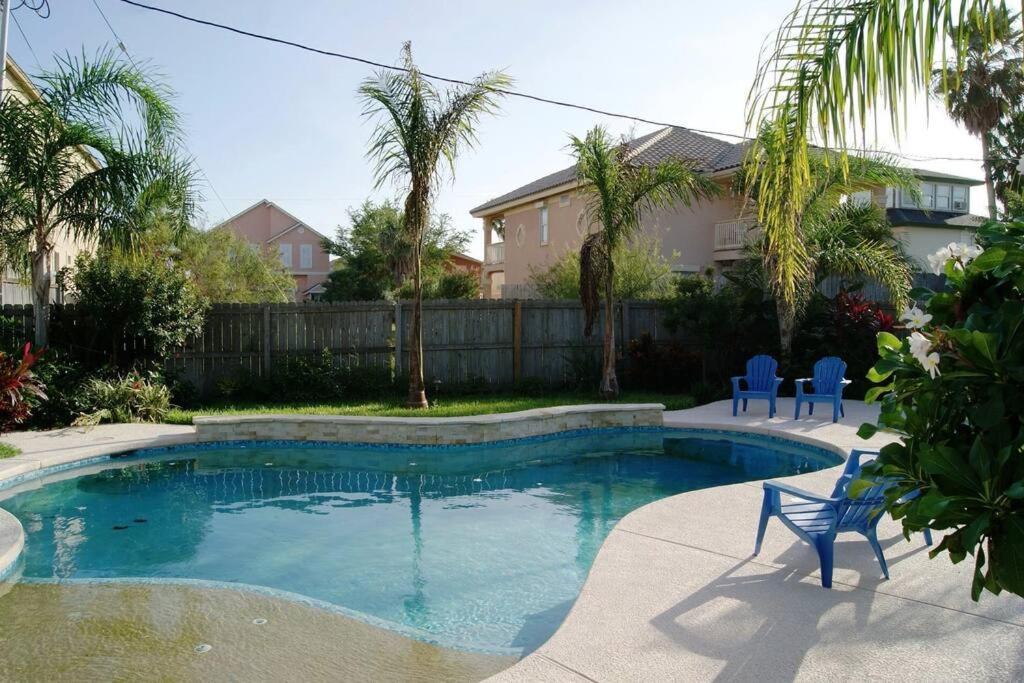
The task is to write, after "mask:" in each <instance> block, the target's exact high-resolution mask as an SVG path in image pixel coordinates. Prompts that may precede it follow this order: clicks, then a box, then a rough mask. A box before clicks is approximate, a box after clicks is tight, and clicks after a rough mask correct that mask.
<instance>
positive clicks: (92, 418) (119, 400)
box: [74, 373, 171, 426]
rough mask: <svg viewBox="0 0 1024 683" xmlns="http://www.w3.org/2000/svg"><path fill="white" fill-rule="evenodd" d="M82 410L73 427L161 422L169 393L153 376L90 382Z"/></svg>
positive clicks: (134, 375)
mask: <svg viewBox="0 0 1024 683" xmlns="http://www.w3.org/2000/svg"><path fill="white" fill-rule="evenodd" d="M82 400H83V403H84V404H85V409H84V410H83V411H82V413H81V414H80V415H79V417H78V418H77V419H76V420H75V421H74V424H76V425H87V426H88V425H97V424H100V423H102V422H162V421H163V420H164V419H165V418H166V417H167V412H168V411H169V410H170V408H171V392H170V390H168V388H167V386H166V385H164V384H163V382H161V381H160V379H159V378H158V377H155V376H153V375H149V376H143V375H141V374H138V373H130V374H128V375H125V376H124V377H120V378H115V379H109V380H107V379H99V378H93V379H90V380H88V381H87V382H86V383H85V388H84V391H83V397H82Z"/></svg>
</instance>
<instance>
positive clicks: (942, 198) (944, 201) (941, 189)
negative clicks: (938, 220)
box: [935, 185, 952, 211]
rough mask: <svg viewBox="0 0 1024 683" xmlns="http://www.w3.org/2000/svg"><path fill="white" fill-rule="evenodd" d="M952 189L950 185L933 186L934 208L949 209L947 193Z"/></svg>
mask: <svg viewBox="0 0 1024 683" xmlns="http://www.w3.org/2000/svg"><path fill="white" fill-rule="evenodd" d="M951 190H952V187H951V186H950V185H936V186H935V208H936V209H938V210H939V211H949V194H950V191H951Z"/></svg>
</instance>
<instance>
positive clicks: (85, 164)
mask: <svg viewBox="0 0 1024 683" xmlns="http://www.w3.org/2000/svg"><path fill="white" fill-rule="evenodd" d="M6 66H7V68H6V69H5V71H4V73H3V74H0V78H2V79H3V80H2V81H0V83H2V85H3V87H2V88H0V90H2V91H3V93H4V96H5V97H17V98H20V101H22V102H26V101H38V100H39V99H40V95H39V91H38V90H37V89H36V87H35V85H33V83H32V80H31V79H30V78H29V77H28V75H27V74H26V73H25V72H24V71H22V70H21V67H19V66H18V65H17V63H16V62H15V61H14V59H12V58H11V56H10V55H7V64H6ZM79 157H80V158H81V168H82V169H83V170H88V171H97V170H99V168H100V163H99V162H98V161H97V160H96V157H94V156H93V155H92V154H90V153H89V151H88V150H86V149H84V148H80V152H79ZM52 239H53V242H54V244H53V250H52V251H51V252H50V263H49V270H50V274H51V278H50V282H51V285H50V301H51V302H58V301H60V300H61V298H62V293H61V292H60V290H59V289H58V287H57V281H56V278H55V277H53V275H55V274H56V273H57V272H59V271H60V270H61V269H62V268H65V267H68V266H71V265H73V264H74V262H75V259H76V258H78V255H79V254H80V253H82V252H86V253H90V254H91V253H92V252H94V251H95V250H96V243H95V240H87V239H83V238H78V237H75V236H74V235H72V234H71V233H70V232H68V231H66V230H57V231H54V233H53V235H52ZM31 303H32V285H31V283H30V281H29V276H28V273H27V272H26V273H18V272H15V271H14V270H12V269H10V268H8V269H5V270H4V271H3V273H2V274H0V304H23V305H27V304H31Z"/></svg>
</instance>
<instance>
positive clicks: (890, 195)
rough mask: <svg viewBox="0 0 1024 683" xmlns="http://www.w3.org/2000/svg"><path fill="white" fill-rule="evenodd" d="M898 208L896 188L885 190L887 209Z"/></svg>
mask: <svg viewBox="0 0 1024 683" xmlns="http://www.w3.org/2000/svg"><path fill="white" fill-rule="evenodd" d="M894 206H896V188H895V187H887V188H885V208H887V209H891V208H893V207H894Z"/></svg>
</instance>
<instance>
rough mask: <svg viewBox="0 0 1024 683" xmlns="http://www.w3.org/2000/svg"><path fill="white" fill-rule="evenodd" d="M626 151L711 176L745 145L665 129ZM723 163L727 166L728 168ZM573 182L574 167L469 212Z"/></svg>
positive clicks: (734, 160)
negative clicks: (678, 163) (683, 163)
mask: <svg viewBox="0 0 1024 683" xmlns="http://www.w3.org/2000/svg"><path fill="white" fill-rule="evenodd" d="M629 148H630V155H631V157H632V159H633V161H635V162H637V163H641V164H652V163H657V162H658V161H661V160H662V159H665V158H668V157H675V158H679V159H685V160H687V161H690V162H693V163H694V164H695V165H696V167H697V169H699V170H701V171H704V172H708V173H710V172H714V171H718V170H721V169H723V168H728V167H730V166H738V165H739V164H740V162H741V161H742V160H743V152H744V151H745V149H746V145H745V144H744V143H731V142H725V141H724V140H719V139H717V138H713V137H709V136H707V135H702V134H700V133H694V132H693V131H691V130H689V129H687V128H679V127H667V128H661V129H659V130H656V131H654V132H653V133H648V134H647V135H643V136H641V137H638V138H636V139H635V140H631V141H630V142H629ZM734 148H737V149H734ZM722 164H728V166H723V165H722ZM575 182H576V166H575V165H573V166H569V167H568V168H563V169H562V170H561V171H556V172H555V173H551V174H550V175H546V176H544V177H543V178H538V179H537V180H534V181H533V182H530V183H527V184H526V185H523V186H521V187H517V188H516V189H514V190H512V191H511V192H506V193H505V194H503V195H501V196H500V197H495V198H494V199H491V200H490V201H487V202H484V203H483V204H481V205H480V206H478V207H476V208H474V209H472V210H471V211H470V213H471V214H473V215H474V216H476V215H478V214H480V213H482V212H485V211H487V210H489V209H493V208H495V207H497V206H501V205H502V204H508V203H509V202H515V201H517V200H520V199H524V198H526V197H529V196H530V195H534V194H537V193H538V192H544V191H545V190H550V189H553V188H555V187H558V186H559V185H565V184H569V183H573V184H574V183H575Z"/></svg>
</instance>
